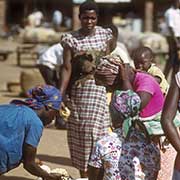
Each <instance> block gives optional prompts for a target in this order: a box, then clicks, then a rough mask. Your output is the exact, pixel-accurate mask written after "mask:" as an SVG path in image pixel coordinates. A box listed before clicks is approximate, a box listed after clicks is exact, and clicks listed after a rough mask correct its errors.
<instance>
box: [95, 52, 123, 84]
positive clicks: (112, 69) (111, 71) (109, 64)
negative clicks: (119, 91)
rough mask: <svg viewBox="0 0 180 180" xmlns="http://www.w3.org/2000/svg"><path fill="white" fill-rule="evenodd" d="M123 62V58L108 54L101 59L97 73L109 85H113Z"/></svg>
mask: <svg viewBox="0 0 180 180" xmlns="http://www.w3.org/2000/svg"><path fill="white" fill-rule="evenodd" d="M119 63H122V61H121V59H120V58H119V57H118V56H116V55H107V56H104V57H102V58H101V59H100V62H99V64H98V65H97V68H96V75H97V76H99V77H103V79H105V83H106V84H107V85H113V84H114V81H115V79H116V77H117V75H118V74H119V66H118V65H117V64H119Z"/></svg>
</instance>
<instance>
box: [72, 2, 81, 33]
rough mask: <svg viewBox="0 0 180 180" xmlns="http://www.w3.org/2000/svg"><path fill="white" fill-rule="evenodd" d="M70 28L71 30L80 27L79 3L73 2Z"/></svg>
mask: <svg viewBox="0 0 180 180" xmlns="http://www.w3.org/2000/svg"><path fill="white" fill-rule="evenodd" d="M72 20H73V21H72V28H73V30H77V29H79V27H80V21H79V5H78V4H73V18H72Z"/></svg>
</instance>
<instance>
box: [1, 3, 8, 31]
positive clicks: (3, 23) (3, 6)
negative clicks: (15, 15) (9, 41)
mask: <svg viewBox="0 0 180 180" xmlns="http://www.w3.org/2000/svg"><path fill="white" fill-rule="evenodd" d="M6 3H7V2H6V0H0V9H1V10H0V28H1V29H4V30H6V8H7V4H6Z"/></svg>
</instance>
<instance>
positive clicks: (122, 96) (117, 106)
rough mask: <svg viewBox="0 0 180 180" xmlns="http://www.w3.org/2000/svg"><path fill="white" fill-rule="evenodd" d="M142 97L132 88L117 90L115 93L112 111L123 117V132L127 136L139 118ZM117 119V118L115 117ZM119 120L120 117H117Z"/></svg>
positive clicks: (114, 114)
mask: <svg viewBox="0 0 180 180" xmlns="http://www.w3.org/2000/svg"><path fill="white" fill-rule="evenodd" d="M140 104H141V99H140V97H139V96H138V95H137V94H136V93H135V92H133V91H132V90H127V91H119V90H116V91H115V92H114V94H113V97H112V100H111V103H110V111H111V115H112V117H113V116H116V117H118V116H119V117H121V118H123V120H124V121H123V125H122V128H123V133H124V135H125V136H127V134H128V131H129V128H130V127H131V126H132V122H133V121H135V120H137V119H138V117H139V116H138V114H139V109H140ZM115 119H117V118H115ZM117 120H118V119H117Z"/></svg>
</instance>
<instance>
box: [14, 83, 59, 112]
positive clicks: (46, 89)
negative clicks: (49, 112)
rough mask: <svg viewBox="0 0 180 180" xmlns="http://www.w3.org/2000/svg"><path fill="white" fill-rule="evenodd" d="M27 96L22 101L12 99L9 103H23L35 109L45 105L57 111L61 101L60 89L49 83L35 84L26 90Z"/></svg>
mask: <svg viewBox="0 0 180 180" xmlns="http://www.w3.org/2000/svg"><path fill="white" fill-rule="evenodd" d="M27 96H28V97H29V98H27V99H25V100H24V101H21V100H13V101H12V102H11V103H13V104H19V105H20V104H24V105H27V106H29V107H30V108H32V109H36V110H38V109H41V108H43V107H44V106H47V107H50V108H52V109H55V110H58V111H59V109H60V105H61V102H62V96H61V94H60V91H59V90H58V89H57V88H55V87H54V86H50V85H39V86H35V87H34V88H32V89H30V90H28V92H27Z"/></svg>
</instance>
